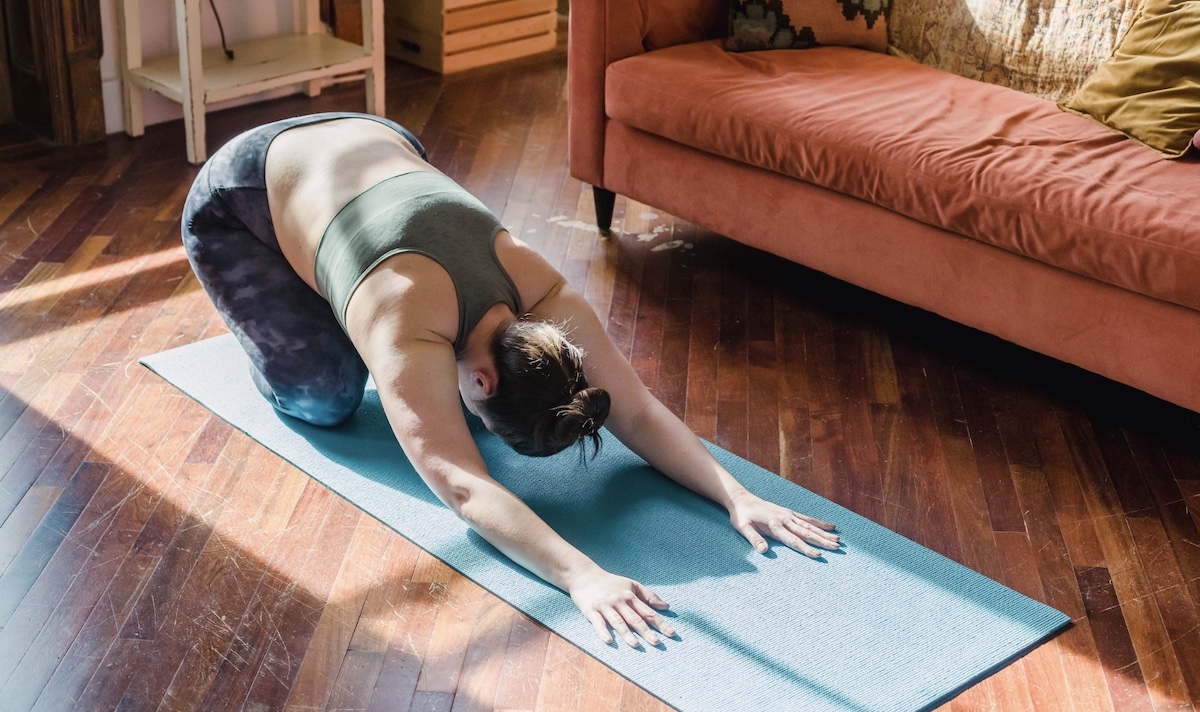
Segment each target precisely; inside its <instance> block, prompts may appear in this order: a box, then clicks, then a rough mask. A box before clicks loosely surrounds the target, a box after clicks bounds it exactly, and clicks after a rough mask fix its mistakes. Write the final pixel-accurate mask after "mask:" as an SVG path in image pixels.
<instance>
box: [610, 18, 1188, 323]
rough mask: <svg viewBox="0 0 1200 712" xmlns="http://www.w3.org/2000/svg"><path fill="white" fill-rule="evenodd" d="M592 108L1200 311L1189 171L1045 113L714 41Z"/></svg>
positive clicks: (847, 51)
mask: <svg viewBox="0 0 1200 712" xmlns="http://www.w3.org/2000/svg"><path fill="white" fill-rule="evenodd" d="M605 105H606V112H607V114H608V116H609V117H610V118H612V119H615V120H617V121H620V122H623V123H625V124H628V125H629V126H631V127H633V128H636V129H639V130H641V131H646V132H649V133H652V134H656V135H659V136H662V137H664V138H667V139H670V140H672V141H675V142H677V143H680V144H684V145H687V146H691V147H694V148H698V149H700V150H702V151H706V152H709V153H712V154H716V155H718V156H723V157H725V158H729V159H732V160H737V161H741V162H744V163H748V164H752V165H755V166H759V167H763V168H767V169H770V170H772V171H776V172H779V173H782V174H785V175H788V176H791V177H794V178H798V179H801V180H804V181H808V182H810V183H813V184H816V185H819V186H822V187H825V188H830V189H832V190H836V191H838V192H841V193H845V194H848V195H851V196H854V197H857V198H861V199H863V200H867V201H870V202H872V203H875V204H877V205H880V206H882V207H885V208H888V209H890V210H894V211H896V212H898V213H900V214H902V215H906V216H908V217H911V218H913V219H916V220H919V221H921V222H924V223H927V224H930V225H934V226H937V227H941V228H945V229H948V230H951V231H953V232H956V233H959V234H961V235H965V236H967V237H971V238H974V239H978V240H981V241H984V242H986V243H989V244H992V245H995V246H997V247H1001V248H1003V249H1006V250H1009V251H1012V252H1014V253H1017V254H1021V255H1024V256H1027V257H1031V258H1033V259H1037V260H1041V261H1043V262H1045V263H1047V264H1051V265H1054V266H1057V267H1060V268H1063V269H1067V270H1070V271H1072V272H1075V273H1078V274H1082V275H1085V276H1090V277H1093V278H1096V279H1100V280H1102V281H1105V282H1108V283H1110V284H1114V285H1117V286H1121V287H1125V288H1128V289H1131V290H1134V291H1137V292H1141V293H1143V294H1147V295H1150V296H1154V297H1157V298H1159V299H1163V300H1166V301H1169V302H1174V303H1176V304H1180V305H1183V306H1187V307H1191V308H1193V309H1200V229H1198V228H1197V226H1200V201H1197V200H1196V199H1195V197H1194V192H1195V186H1196V185H1200V162H1198V161H1196V160H1194V159H1192V158H1183V159H1179V160H1175V161H1167V160H1164V159H1163V158H1162V157H1161V156H1160V155H1159V154H1157V153H1156V152H1154V151H1151V150H1149V149H1147V148H1146V147H1144V146H1141V145H1140V144H1137V143H1135V142H1133V141H1130V140H1129V139H1127V138H1125V137H1123V136H1121V135H1120V134H1117V133H1115V132H1113V131H1111V130H1109V129H1107V128H1105V127H1103V126H1100V125H1098V124H1096V123H1094V122H1092V121H1089V120H1088V119H1085V118H1082V117H1079V116H1075V115H1073V114H1068V113H1065V112H1062V111H1060V110H1059V109H1058V108H1057V107H1056V106H1055V105H1054V104H1053V103H1052V102H1049V101H1046V100H1043V99H1038V98H1036V97H1032V96H1029V95H1026V94H1022V93H1020V92H1016V91H1013V90H1010V89H1006V88H1003V87H997V86H993V85H990V84H985V83H982V82H976V81H973V80H969V79H965V78H963V77H959V76H957V75H953V74H949V73H946V72H942V71H939V70H936V69H932V68H930V67H926V66H923V65H919V64H915V63H913V62H908V61H906V60H902V59H898V58H896V57H891V56H888V55H884V54H878V53H875V52H865V51H863V50H856V49H851V48H844V47H823V48H816V49H812V50H806V51H803V52H792V51H785V50H781V51H767V52H750V53H731V52H726V51H725V50H724V49H723V48H722V46H721V43H720V41H719V40H715V41H708V42H699V43H694V44H688V45H681V46H677V47H670V48H666V49H662V50H657V51H654V52H648V53H646V54H642V55H638V56H635V57H630V58H627V59H624V60H621V61H620V62H616V63H614V64H612V65H610V66H609V68H608V72H607V76H606V87H605ZM713 199H719V196H714V197H713Z"/></svg>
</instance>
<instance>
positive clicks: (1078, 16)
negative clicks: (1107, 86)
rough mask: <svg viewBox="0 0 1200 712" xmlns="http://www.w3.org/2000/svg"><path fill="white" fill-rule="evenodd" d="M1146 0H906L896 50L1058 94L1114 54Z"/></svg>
mask: <svg viewBox="0 0 1200 712" xmlns="http://www.w3.org/2000/svg"><path fill="white" fill-rule="evenodd" d="M1140 5H1141V0H1037V1H1036V2H1030V1H1029V0H904V2H901V3H898V4H897V5H896V7H895V10H893V11H892V13H891V14H890V15H889V16H888V23H889V25H888V28H889V31H890V33H891V34H890V39H891V45H892V46H891V51H892V53H893V54H897V55H899V56H902V57H907V58H909V59H912V60H915V61H917V62H920V63H921V64H926V65H929V66H931V67H937V68H938V69H941V70H944V71H947V72H951V73H953V74H958V75H961V76H964V77H968V78H970V79H978V80H979V81H984V82H988V83H989V84H999V85H1000V86H1006V87H1009V88H1010V89H1016V90H1017V91H1023V92H1025V93H1026V94H1032V95H1034V96H1040V97H1042V98H1045V99H1050V100H1052V101H1058V100H1060V99H1065V98H1066V97H1068V96H1070V95H1071V94H1073V93H1075V91H1076V90H1077V89H1078V88H1079V87H1080V86H1081V85H1082V84H1083V82H1084V81H1085V80H1087V78H1088V76H1089V75H1091V73H1092V72H1094V71H1095V70H1096V67H1098V66H1100V64H1101V63H1102V62H1104V60H1106V59H1108V57H1109V55H1111V54H1112V51H1113V49H1114V48H1115V47H1116V46H1117V43H1118V42H1119V41H1120V40H1121V37H1122V36H1123V35H1124V34H1125V31H1126V30H1128V29H1129V26H1130V25H1131V24H1132V23H1133V18H1134V16H1135V15H1136V14H1137V10H1138V7H1139V6H1140Z"/></svg>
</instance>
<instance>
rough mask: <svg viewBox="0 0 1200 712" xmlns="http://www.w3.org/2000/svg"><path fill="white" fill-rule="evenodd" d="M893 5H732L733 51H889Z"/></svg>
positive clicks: (755, 0) (877, 1)
mask: <svg viewBox="0 0 1200 712" xmlns="http://www.w3.org/2000/svg"><path fill="white" fill-rule="evenodd" d="M891 9H892V0H730V5H729V39H728V40H726V42H725V46H726V48H727V49H730V50H733V51H734V52H749V51H752V50H761V49H805V48H808V47H816V46H819V45H829V46H840V47H861V48H863V49H869V50H874V51H876V52H886V51H887V17H888V14H889V13H890V12H891Z"/></svg>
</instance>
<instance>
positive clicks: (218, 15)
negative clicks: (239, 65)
mask: <svg viewBox="0 0 1200 712" xmlns="http://www.w3.org/2000/svg"><path fill="white" fill-rule="evenodd" d="M208 4H209V6H211V7H212V11H213V16H214V17H216V18H217V29H218V30H220V31H221V49H223V50H225V58H226V59H233V50H231V49H229V47H227V46H225V27H224V26H222V25H221V13H219V12H217V3H216V0H208Z"/></svg>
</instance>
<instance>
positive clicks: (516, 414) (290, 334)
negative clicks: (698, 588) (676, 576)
mask: <svg viewBox="0 0 1200 712" xmlns="http://www.w3.org/2000/svg"><path fill="white" fill-rule="evenodd" d="M182 228H183V241H184V245H185V246H186V249H187V253H188V258H189V260H190V261H191V264H192V267H193V269H194V270H195V272H196V275H197V277H198V278H199V280H200V282H201V284H203V285H204V288H205V290H206V291H207V292H208V294H209V296H210V297H211V298H212V300H213V303H214V304H215V305H216V307H217V310H218V311H219V312H220V313H221V316H222V317H224V319H225V321H226V323H227V324H228V325H229V328H230V329H231V330H232V331H233V333H234V334H235V335H236V336H237V338H238V340H239V341H240V342H241V344H242V346H243V348H245V350H246V353H247V354H248V355H249V356H250V360H251V363H252V370H253V376H254V381H255V384H256V385H257V386H258V388H259V390H261V391H262V393H263V395H264V396H265V397H266V398H267V399H269V400H270V401H271V402H272V403H273V404H274V406H275V407H276V408H278V409H279V410H280V411H282V412H284V413H287V414H289V415H292V416H295V417H297V418H300V419H303V420H305V421H308V422H310V423H314V424H317V425H334V424H337V423H339V422H341V421H343V420H345V419H346V418H348V417H349V416H350V415H351V414H352V413H353V412H354V410H355V409H356V408H357V407H358V404H359V402H360V401H361V399H362V395H363V388H364V386H365V384H366V380H367V375H368V373H370V374H371V375H372V376H374V378H375V382H376V384H377V386H378V388H379V397H380V400H381V402H382V404H383V407H384V410H385V411H386V413H387V417H388V421H389V422H390V424H391V426H392V428H393V430H394V431H395V434H396V437H397V439H398V440H399V442H400V445H401V446H402V447H403V449H404V452H405V454H406V455H407V456H408V458H409V459H410V460H411V462H412V464H413V466H414V467H415V468H416V470H417V472H418V473H420V475H421V477H422V478H423V479H424V481H425V482H426V484H428V486H429V487H430V489H431V490H433V492H434V493H435V494H436V495H437V496H438V497H439V498H440V499H441V500H442V501H443V502H445V503H446V505H448V506H449V507H450V508H451V509H452V510H453V511H454V512H455V514H457V515H458V516H459V517H461V518H462V519H464V520H465V521H466V522H467V523H468V524H469V525H470V526H471V527H472V528H473V529H475V531H477V532H479V534H480V535H482V536H483V537H484V538H485V539H487V540H488V541H489V542H491V543H492V544H493V545H494V546H495V547H496V548H497V549H499V550H500V551H502V552H504V553H505V554H506V555H507V556H509V557H510V558H511V559H513V560H514V561H516V562H517V563H519V564H521V565H522V566H524V567H525V568H527V569H529V570H530V571H532V572H534V573H535V574H537V575H538V576H540V577H541V578H543V579H545V580H546V581H548V582H550V583H552V584H554V585H555V586H558V587H559V588H561V589H563V590H564V591H566V592H568V593H569V594H570V595H571V598H572V600H573V601H574V602H575V604H576V605H577V606H578V607H579V609H580V611H582V612H583V614H584V615H585V616H586V617H587V618H588V620H590V621H591V622H592V624H593V625H594V626H595V628H596V632H597V633H598V634H599V635H600V638H601V639H602V640H604V641H605V642H610V641H611V640H612V637H611V635H610V633H609V628H610V627H611V629H612V630H614V631H615V632H616V633H617V634H618V635H620V636H621V637H623V638H624V639H625V641H626V642H627V643H628V644H629V645H631V646H638V645H640V642H639V640H638V637H637V635H635V634H634V633H635V632H636V633H637V634H639V635H640V636H641V637H642V638H644V639H646V640H647V641H648V642H649V643H651V644H657V643H658V641H659V637H658V636H659V634H661V635H666V636H671V635H674V631H673V630H672V629H671V626H670V624H669V623H668V622H667V621H665V620H664V619H663V618H662V617H661V616H660V615H659V613H658V610H662V609H665V608H666V607H667V603H666V602H664V601H663V600H662V599H660V598H659V597H658V596H656V595H655V594H654V593H653V592H651V591H649V590H648V589H646V587H644V586H642V585H641V584H640V583H638V582H637V581H633V580H631V579H628V578H625V577H623V576H618V575H615V574H612V573H610V572H608V571H605V570H604V569H602V568H600V567H599V566H598V565H597V564H595V563H594V562H593V561H591V560H590V559H589V558H588V557H587V556H585V555H584V554H583V553H582V552H580V551H579V550H578V549H576V548H575V547H573V546H571V545H570V544H569V543H567V542H566V541H565V540H564V539H563V538H562V537H560V536H559V535H558V534H556V533H555V532H554V531H553V530H552V529H550V527H549V526H547V525H546V524H545V522H543V521H542V520H541V519H540V518H539V517H538V516H537V515H536V514H535V513H534V512H533V511H532V510H531V509H530V508H529V507H528V506H526V505H525V504H524V503H523V502H521V501H520V500H519V499H518V498H517V497H515V496H514V495H513V494H512V493H511V492H509V491H508V490H507V489H506V488H504V487H503V486H502V485H500V484H499V483H497V482H496V481H495V480H494V479H492V477H490V476H489V475H488V469H487V465H486V464H484V462H483V459H482V458H481V457H480V454H479V452H478V450H477V449H476V447H475V444H474V441H473V440H472V438H471V435H470V433H469V430H468V426H467V423H466V421H465V419H464V416H463V412H462V406H461V405H460V401H459V399H460V396H461V399H462V402H463V403H465V404H466V407H467V409H468V410H470V411H471V412H472V413H474V414H475V415H477V416H479V417H480V418H481V419H482V420H483V423H484V424H485V425H486V426H487V428H488V429H489V430H490V431H492V432H493V433H495V434H497V435H499V436H500V437H501V438H503V439H504V440H505V441H506V442H508V443H509V444H510V445H511V446H512V447H513V448H515V449H516V450H517V451H518V452H521V453H523V454H527V455H534V456H538V455H550V454H553V453H555V452H558V451H560V450H562V449H564V448H566V447H568V446H570V445H572V444H574V443H577V442H581V441H585V440H590V441H592V443H593V446H594V447H598V444H599V437H600V436H599V429H600V426H601V424H607V425H608V428H609V430H610V431H611V432H612V434H613V435H615V436H616V437H617V438H619V439H620V440H621V442H623V443H625V444H626V445H627V446H629V448H630V449H631V450H633V451H634V452H635V453H637V454H638V455H640V456H641V457H643V458H644V459H645V460H646V461H647V462H648V463H649V464H650V465H652V466H653V467H655V468H657V469H658V470H660V471H661V472H663V473H664V474H666V475H667V476H668V477H670V478H672V479H674V480H676V481H677V482H679V483H680V484H682V485H684V486H685V487H688V488H690V489H692V490H694V491H696V492H699V493H700V494H703V495H705V496H707V497H709V498H710V499H712V500H714V501H716V502H718V503H720V504H721V505H723V506H724V507H725V508H726V509H727V510H728V512H729V516H730V521H731V522H732V524H733V526H734V527H735V528H736V529H737V530H738V531H739V532H741V533H742V535H743V536H745V537H746V538H747V539H748V540H749V541H750V544H751V545H752V546H753V547H754V548H755V549H757V550H758V551H760V552H763V551H766V548H767V543H766V541H765V539H764V536H771V537H774V538H775V539H777V540H779V541H781V542H783V543H784V544H786V545H787V546H790V547H792V548H793V549H796V550H797V551H800V552H802V553H804V554H807V555H809V556H819V552H818V551H817V550H816V549H815V548H813V547H823V548H827V549H836V548H837V547H838V546H839V542H838V537H837V536H836V535H835V534H833V533H831V532H832V530H833V528H834V527H833V525H831V524H827V523H825V522H821V521H818V520H815V519H813V518H811V517H807V516H804V515H802V514H798V513H796V512H793V511H791V510H789V509H786V508H784V507H780V506H778V505H775V504H772V503H770V502H767V501H764V500H762V499H760V498H758V497H756V496H754V495H753V494H751V493H750V492H748V491H747V490H746V489H745V488H744V487H742V486H741V485H740V484H738V482H737V481H736V480H735V479H734V478H733V477H732V476H731V475H730V474H729V473H728V472H727V471H726V470H725V469H724V468H723V467H721V465H719V464H718V463H717V461H716V460H714V459H713V457H712V456H711V455H710V454H709V452H708V450H707V449H705V447H704V446H703V444H702V443H701V442H700V440H699V439H698V438H697V437H696V436H695V435H694V434H693V433H692V432H691V431H690V430H689V429H688V428H687V426H686V425H684V424H683V422H681V421H680V420H679V419H678V418H676V417H675V416H674V415H673V414H672V413H671V412H670V411H669V410H668V409H667V408H666V407H665V406H663V405H662V404H661V403H659V402H658V401H657V400H656V399H655V398H654V397H653V396H652V395H651V394H650V392H649V391H648V390H647V389H646V388H645V386H643V385H642V383H641V382H640V381H639V380H638V378H637V376H636V374H635V373H634V371H633V369H632V368H631V367H630V365H629V363H628V362H626V360H625V359H624V358H623V357H622V356H621V354H620V352H619V351H618V350H617V349H616V347H615V346H614V345H613V344H612V342H611V341H610V340H609V339H608V337H607V335H606V333H605V332H604V329H603V327H602V325H601V324H600V321H599V319H598V318H597V317H596V315H595V313H594V312H593V311H592V309H591V307H590V306H589V304H588V303H587V302H586V301H585V300H584V298H583V297H582V296H581V295H580V294H579V293H577V292H576V291H575V290H574V289H572V288H571V287H570V286H569V285H568V284H567V282H566V280H565V279H564V278H563V277H562V275H560V274H559V273H558V272H557V271H556V270H555V269H554V268H553V267H551V266H550V265H549V264H548V263H547V262H546V261H545V260H543V259H542V258H541V256H539V255H538V253H537V252H535V251H534V250H533V249H531V248H530V247H529V246H527V245H525V244H524V243H522V242H521V241H520V240H518V239H516V238H514V237H513V236H512V235H510V234H509V233H508V232H506V231H505V230H504V228H503V227H502V226H501V225H500V224H499V223H498V222H497V221H496V218H495V217H493V216H492V215H491V213H489V212H488V210H487V208H486V207H484V205H483V204H482V203H481V202H479V201H478V200H477V199H475V198H473V197H472V196H471V195H469V194H468V193H466V191H464V190H463V189H462V188H461V187H459V186H458V185H457V184H456V183H454V182H453V181H452V180H450V179H449V178H447V177H446V176H445V175H443V174H442V173H440V172H439V171H438V170H437V169H435V168H433V166H431V165H430V164H429V163H427V162H426V161H425V152H424V149H423V148H422V146H421V144H420V143H419V142H418V141H417V139H416V138H415V137H414V136H413V135H412V134H411V133H409V132H408V131H407V130H406V129H404V128H403V127H401V126H399V125H397V124H395V123H393V122H391V121H388V120H386V119H382V118H380V117H377V116H370V115H366V114H348V113H332V114H314V115H311V116H303V117H298V118H294V119H287V120H284V121H279V122H275V123H272V124H267V125H265V126H261V127H259V128H256V129H252V130H250V131H248V132H246V133H244V134H241V135H240V136H238V137H236V138H234V139H233V140H232V141H230V142H229V143H228V144H226V145H225V146H224V147H223V148H221V149H220V150H219V151H217V152H216V153H215V154H213V156H212V157H211V158H210V159H209V161H208V162H207V163H206V164H205V165H204V167H203V168H202V169H201V171H200V174H199V175H198V176H197V178H196V181H195V184H194V185H193V186H192V190H191V192H190V193H189V194H188V198H187V203H186V205H185V208H184V215H183V221H182ZM331 307H332V308H331ZM566 331H569V332H570V340H568V339H567V336H566ZM653 629H657V631H658V633H656V632H655V630H653Z"/></svg>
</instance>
